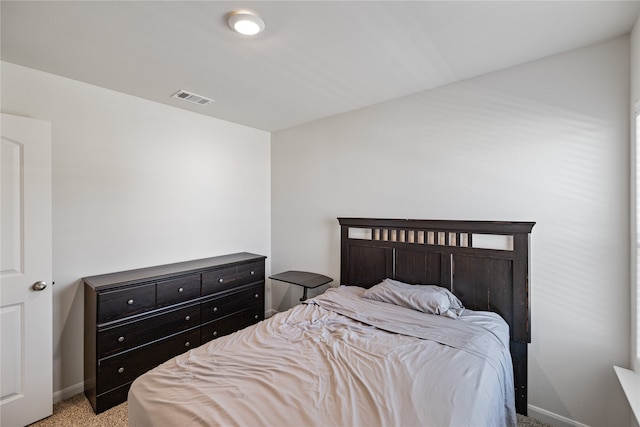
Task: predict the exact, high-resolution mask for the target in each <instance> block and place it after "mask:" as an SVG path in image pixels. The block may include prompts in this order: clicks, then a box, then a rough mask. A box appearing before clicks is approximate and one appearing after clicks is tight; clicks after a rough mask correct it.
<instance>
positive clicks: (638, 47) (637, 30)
mask: <svg viewBox="0 0 640 427" xmlns="http://www.w3.org/2000/svg"><path fill="white" fill-rule="evenodd" d="M630 52H631V55H630V56H631V108H630V109H631V118H632V120H631V135H632V138H631V139H632V140H634V139H635V135H636V132H637V131H638V130H637V129H636V128H635V117H634V116H635V109H636V105H637V104H638V103H640V16H638V19H637V20H636V24H635V26H634V27H633V31H632V32H631V35H630ZM636 156H637V153H636V147H635V145H634V143H632V144H631V156H630V158H631V177H632V179H631V187H632V188H631V197H632V200H633V201H634V202H633V203H632V206H631V215H632V218H633V217H635V216H636V215H637V206H636V205H635V203H637V200H636V185H637V183H636V179H635V176H636V167H637V166H636ZM636 232H637V224H636V223H635V221H631V233H630V235H631V259H632V260H633V259H635V260H637V259H638V258H637V256H638V253H637V249H636V238H635V233H636ZM636 262H637V261H636ZM639 266H640V263H638V266H636V264H634V263H632V265H631V301H632V305H631V309H632V311H631V341H632V342H634V343H636V344H635V345H632V348H631V360H632V365H633V366H632V368H633V369H635V370H636V372H640V355H639V354H638V348H637V346H638V343H640V339H639V337H638V335H637V334H638V320H640V319H638V317H637V310H638V308H639V307H640V301H638V297H640V295H639V294H638V293H637V290H636V283H637V278H636V268H637V267H639Z"/></svg>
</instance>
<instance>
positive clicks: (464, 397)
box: [129, 286, 516, 427]
mask: <svg viewBox="0 0 640 427" xmlns="http://www.w3.org/2000/svg"><path fill="white" fill-rule="evenodd" d="M362 291H363V290H362V289H361V288H355V287H344V286H343V287H340V288H331V289H329V290H327V292H325V293H324V294H322V295H320V296H319V297H316V298H314V299H312V300H309V301H307V304H301V305H297V306H295V307H293V308H292V309H290V310H288V311H286V312H283V313H278V314H276V315H274V316H273V317H271V318H270V319H267V320H265V321H263V322H260V323H258V324H256V325H254V326H251V327H249V328H246V329H243V330H241V331H238V332H236V333H234V334H231V335H228V336H225V337H221V338H218V339H216V340H214V341H211V342H209V343H206V344H204V345H202V346H201V347H199V348H196V349H193V350H191V351H189V352H187V353H185V354H182V355H180V356H178V357H176V358H174V359H171V360H169V361H167V362H165V363H164V364H162V365H160V366H159V367H157V368H155V369H153V370H151V371H149V372H148V373H146V374H144V375H142V376H141V377H139V378H138V379H137V380H136V381H135V382H134V383H133V385H132V386H131V390H130V391H129V424H130V425H131V426H158V427H159V426H185V427H186V426H274V427H275V426H292V427H293V426H295V427H300V426H322V427H330V426H342V427H356V426H367V427H372V426H405V427H409V426H434V427H445V426H451V427H453V426H515V425H516V415H515V408H514V403H513V402H514V395H513V393H514V392H513V371H512V365H511V358H510V355H509V350H508V326H507V324H506V323H505V322H504V321H503V320H502V319H501V318H500V317H499V316H498V315H496V314H494V313H488V312H474V311H471V310H465V311H464V313H463V315H462V316H461V317H459V318H458V319H450V318H445V317H442V316H435V315H429V314H424V313H421V312H418V311H415V310H411V309H407V308H403V307H398V306H394V305H391V304H386V303H382V302H378V301H371V300H367V299H364V298H361V297H360V294H361V292H362Z"/></svg>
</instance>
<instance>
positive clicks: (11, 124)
mask: <svg viewBox="0 0 640 427" xmlns="http://www.w3.org/2000/svg"><path fill="white" fill-rule="evenodd" d="M0 134H1V140H2V151H1V154H0V161H1V165H2V167H1V169H0V172H1V173H0V176H1V178H0V186H1V189H2V191H1V193H2V199H1V201H2V204H1V205H0V206H1V207H0V223H1V226H2V228H1V229H0V237H1V241H2V246H1V250H0V259H1V261H0V267H1V269H0V270H1V272H0V425H1V426H2V427H14V426H24V425H27V424H29V423H32V422H34V421H37V420H39V419H42V418H44V417H47V416H49V415H51V413H52V408H53V402H52V400H53V390H52V389H53V385H52V384H53V382H52V375H53V372H52V364H53V355H52V345H53V343H52V334H53V331H52V325H51V323H52V320H53V319H52V287H51V280H52V266H51V263H52V261H51V248H52V243H51V234H52V230H51V221H52V215H51V125H50V124H49V123H47V122H43V121H40V120H34V119H28V118H25V117H17V116H11V115H7V114H2V121H1V127H0Z"/></svg>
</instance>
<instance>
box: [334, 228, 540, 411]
mask: <svg viewBox="0 0 640 427" xmlns="http://www.w3.org/2000/svg"><path fill="white" fill-rule="evenodd" d="M338 221H339V222H340V226H341V257H340V284H341V285H355V286H362V287H365V288H369V287H371V286H373V285H375V284H377V283H379V282H380V281H382V280H383V279H385V278H391V279H396V280H400V281H402V282H405V283H411V284H429V285H439V286H443V287H445V288H447V289H449V290H450V291H451V292H453V293H454V294H455V295H456V296H457V297H458V298H459V299H460V300H461V301H462V303H463V304H464V306H465V307H466V308H469V309H472V310H487V311H494V312H496V313H498V314H500V316H502V318H503V319H504V320H505V321H506V322H507V323H508V324H509V333H510V338H511V345H510V346H511V348H510V350H511V358H512V361H513V369H514V379H515V385H514V386H515V396H516V410H517V412H519V413H521V414H523V415H526V414H527V343H529V342H531V327H530V326H531V316H530V302H529V235H530V233H531V230H532V228H533V226H534V225H535V223H534V222H506V221H441V220H412V219H369V218H338Z"/></svg>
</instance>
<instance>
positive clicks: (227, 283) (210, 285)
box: [202, 267, 237, 295]
mask: <svg viewBox="0 0 640 427" xmlns="http://www.w3.org/2000/svg"><path fill="white" fill-rule="evenodd" d="M236 278H237V275H236V267H229V268H220V269H218V270H212V271H207V272H204V273H202V295H210V294H214V293H217V292H221V291H224V290H227V289H231V288H233V287H234V286H236Z"/></svg>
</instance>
